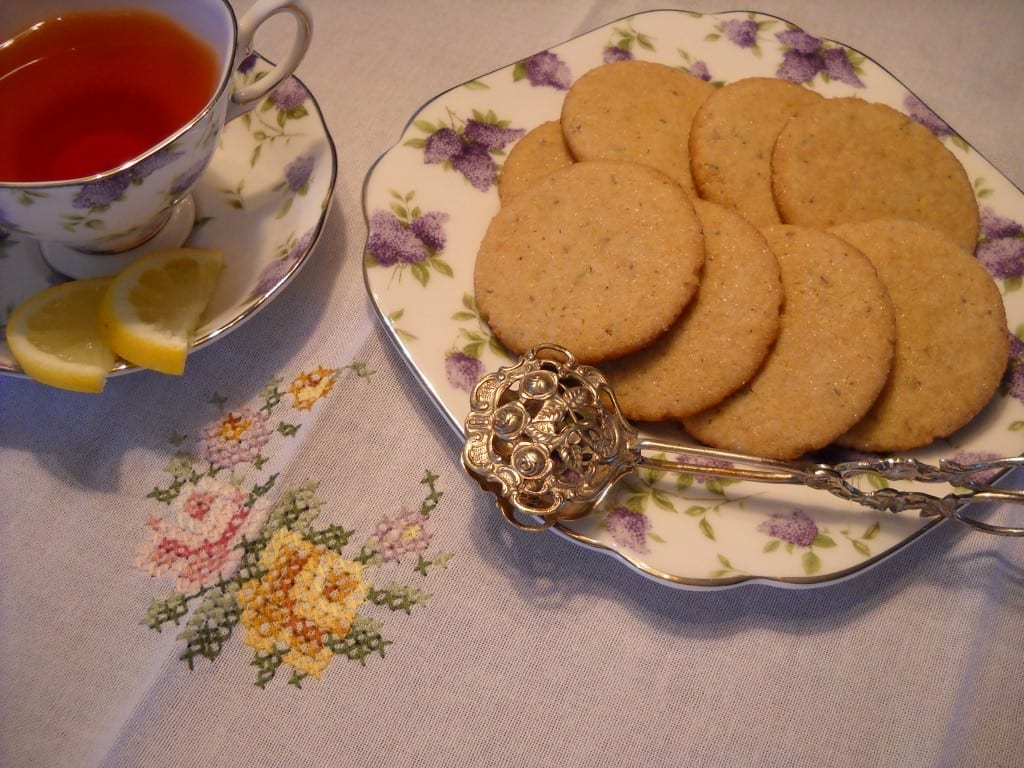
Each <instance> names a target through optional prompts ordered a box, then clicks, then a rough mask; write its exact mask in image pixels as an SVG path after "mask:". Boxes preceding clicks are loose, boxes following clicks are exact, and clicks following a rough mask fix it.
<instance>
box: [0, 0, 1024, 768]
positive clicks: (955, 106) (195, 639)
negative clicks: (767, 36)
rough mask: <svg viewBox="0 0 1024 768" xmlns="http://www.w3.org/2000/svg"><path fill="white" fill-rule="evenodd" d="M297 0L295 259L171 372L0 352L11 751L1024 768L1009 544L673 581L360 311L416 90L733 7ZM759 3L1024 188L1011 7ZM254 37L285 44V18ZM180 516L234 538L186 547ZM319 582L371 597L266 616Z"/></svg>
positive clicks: (13, 762)
mask: <svg viewBox="0 0 1024 768" xmlns="http://www.w3.org/2000/svg"><path fill="white" fill-rule="evenodd" d="M307 4H308V6H309V7H310V8H311V10H312V11H313V13H314V16H315V33H314V40H313V45H312V48H311V50H310V52H309V55H308V57H307V58H306V60H305V61H304V62H303V64H302V65H301V68H300V70H299V72H298V75H299V77H300V79H301V80H302V82H303V83H305V85H306V86H307V88H308V89H309V91H310V93H311V94H312V95H313V97H314V98H315V99H316V102H317V103H318V104H319V106H320V108H321V110H322V111H323V114H324V116H325V120H326V122H327V125H328V127H329V129H330V132H331V134H332V136H333V138H334V140H335V142H336V144H337V151H338V164H339V172H338V177H337V185H336V188H335V194H334V197H333V200H332V202H331V204H330V210H329V212H328V217H327V222H326V226H325V229H324V231H323V233H322V236H321V237H320V239H319V241H318V243H317V244H316V246H315V249H314V251H313V253H312V256H311V257H310V260H309V262H308V264H307V265H306V266H305V268H304V269H303V270H302V271H301V272H300V273H299V274H298V276H297V277H296V278H295V280H294V281H293V282H292V283H291V284H290V285H288V287H287V288H286V289H285V290H284V291H283V292H282V293H281V295H280V296H279V297H278V298H276V299H275V301H274V302H272V303H271V304H270V305H269V306H267V307H266V308H265V309H264V310H263V311H261V312H260V313H259V314H257V315H256V316H255V317H254V318H253V319H251V320H250V321H249V322H247V323H246V324H244V325H243V326H242V327H240V328H238V329H237V330H235V331H234V332H233V333H231V334H230V335H229V336H227V337H226V338H224V339H223V340H220V341H218V342H217V343H215V344H213V345H210V346H208V347H206V348H204V349H202V350H200V351H198V352H196V353H195V354H193V355H192V356H191V357H190V359H189V362H188V367H187V371H186V373H185V375H184V376H183V377H181V378H174V377H167V376H162V375H159V374H155V373H147V372H142V373H133V374H130V375H126V376H121V377H116V378H114V379H112V380H111V381H109V382H108V384H107V387H106V390H105V392H104V393H103V394H102V395H100V396H84V395H76V394H71V393H66V392H62V391H58V390H55V389H50V388H46V387H43V386H40V385H37V384H35V383H33V382H30V381H27V380H23V379H16V378H10V377H5V378H2V379H0V510H2V511H0V764H2V765H4V766H12V767H15V766H19V767H20V766H263V765H265V766H299V765H302V766H356V765H374V766H376V765H381V766H384V765H387V766H470V765H480V766H518V765H524V766H526V765H529V766H570V765H580V766H583V765H586V766H592V765H593V766H596V765H609V766H612V765H622V766H626V765H655V766H663V765H664V766H668V765H675V766H747V765H750V766H801V765H821V766H869V765H870V766H943V767H948V768H953V767H954V766H979V767H980V766H986V767H989V768H992V767H995V766H1002V767H1003V768H1010V767H1011V766H1017V765H1021V764H1024V666H1022V665H1021V658H1022V654H1024V545H1022V543H1021V541H1020V540H1004V539H997V538H993V537H987V536H983V535H978V534H968V533H965V532H964V531H962V530H960V529H956V528H954V527H953V526H951V525H943V526H940V527H939V528H938V529H937V530H936V531H934V532H932V533H931V534H929V535H928V536H926V537H924V538H923V539H922V540H920V541H917V542H915V543H914V544H913V545H912V546H909V547H906V548H904V549H903V550H901V551H900V552H898V553H897V555H896V556H894V557H892V558H890V559H887V560H885V561H883V562H882V563H881V564H879V565H878V566H876V567H874V568H872V569H870V570H868V571H866V572H864V573H861V574H859V575H858V576H857V577H856V578H853V579H848V580H845V581H839V582H836V583H834V584H831V585H828V586H823V587H820V588H815V589H798V590H793V589H780V588H777V587H771V586H763V585H752V586H744V587H740V588H736V589H727V590H722V591H690V590H678V589H672V588H669V587H667V586H665V585H664V584H661V583H657V582H655V581H653V580H651V579H648V578H645V577H643V576H641V575H639V574H637V573H635V572H634V571H632V570H630V569H628V568H625V567H624V566H622V564H621V563H618V562H616V561H614V560H613V559H612V558H609V557H607V556H604V555H602V554H599V553H596V552H593V551H589V550H585V549H583V548H582V547H580V546H577V545H575V544H573V543H571V542H569V541H567V540H565V539H563V538H561V537H558V536H555V535H551V534H541V535H535V534H525V533H522V532H519V531H516V530H514V529H512V528H511V527H510V526H508V525H507V524H506V523H505V522H504V521H502V520H501V518H500V516H499V515H498V514H497V512H496V511H495V508H494V505H493V501H492V499H490V498H487V497H485V496H484V495H483V494H482V493H481V492H480V490H479V488H478V486H477V485H476V484H475V483H474V482H472V481H471V480H470V479H469V478H468V477H467V476H466V475H465V473H464V471H463V470H462V468H461V465H460V462H459V459H458V452H459V449H460V447H461V445H460V441H459V440H458V438H457V436H456V435H455V434H454V433H453V431H452V430H451V429H450V427H449V425H448V424H447V422H446V421H445V420H444V419H443V418H442V417H441V416H440V414H439V413H438V412H437V410H436V408H435V406H434V404H433V403H432V401H431V399H430V398H429V397H428V396H427V395H426V394H425V393H424V391H423V390H422V388H421V387H420V386H419V385H418V384H417V382H416V381H415V380H414V379H413V377H412V376H411V374H410V371H409V369H408V368H407V366H406V364H405V363H404V362H403V360H402V358H401V357H400V355H399V354H398V353H397V352H396V349H395V348H394V345H393V344H392V343H391V341H390V340H389V339H388V338H387V336H386V334H385V333H384V332H383V331H382V329H381V327H380V325H379V323H378V321H377V319H376V318H375V316H374V314H373V311H372V309H371V305H370V302H369V300H368V298H367V295H366V290H365V288H364V284H363V277H362V269H363V258H364V257H363V254H364V244H365V238H366V228H367V226H366V221H365V219H364V215H363V211H362V209H361V193H362V185H363V180H364V176H365V174H366V172H367V170H368V169H369V168H370V167H371V165H372V164H373V163H374V161H375V160H376V159H377V158H378V156H380V155H381V153H383V152H385V151H386V150H387V149H388V148H389V147H390V146H391V145H392V144H393V143H394V142H396V141H397V140H398V138H399V136H400V134H401V131H402V130H403V128H404V126H405V123H406V121H407V120H408V118H409V117H410V116H411V115H412V114H413V113H414V112H415V111H416V110H417V109H418V108H419V107H420V106H421V105H422V104H423V103H424V102H425V101H427V100H428V99H429V98H431V97H433V96H434V95H436V94H438V93H440V92H441V91H443V90H445V89H447V88H450V87H452V86H455V85H457V84H459V83H462V82H464V81H467V80H469V79H471V78H473V77H475V76H478V75H481V74H483V73H487V72H490V71H492V70H494V69H496V68H499V67H502V66H504V65H506V64H510V63H512V62H514V61H517V60H520V59H522V58H523V57H524V56H527V55H529V54H532V53H534V52H536V51H540V50H543V49H545V48H547V47H549V46H552V45H555V44H557V43H560V42H562V41H564V40H567V39H569V38H572V37H574V36H577V35H579V34H582V33H584V32H587V31H589V30H591V29H593V28H595V27H598V26H600V25H603V24H606V23H608V22H611V21H613V20H616V19H619V18H622V17H625V16H628V15H630V14H632V13H635V12H637V11H641V10H650V9H655V8H661V7H670V6H671V7H677V8H685V9H689V10H694V11H699V12H716V11H727V10H736V8H735V7H734V5H730V4H728V3H722V2H706V1H704V0H699V1H698V0H693V1H692V2H689V3H686V4H681V5H675V4H670V3H656V2H653V3H652V2H639V1H638V2H602V1H599V0H588V1H587V2H559V1H557V0H556V1H552V0H543V1H537V2H532V1H531V2H463V1H453V2H423V3H409V2H398V1H395V0H374V2H335V1H334V0H307ZM248 6H249V3H248V2H245V1H244V0H239V2H237V3H236V9H237V10H238V11H239V12H243V11H244V10H245V9H246V8H247V7H248ZM748 9H749V10H757V11H761V12H764V13H768V14H774V15H777V16H780V17H782V18H784V19H787V20H789V21H792V22H794V23H795V24H798V25H800V26H801V27H803V28H804V29H805V30H807V31H808V32H810V33H812V34H814V35H818V36H821V37H823V38H829V39H832V40H837V41H841V42H843V43H846V44H848V45H850V46H852V47H854V48H856V49H858V50H860V51H861V52H863V53H865V54H866V55H868V56H870V57H872V58H874V59H876V60H877V61H879V62H881V63H882V64H883V65H884V66H886V67H887V68H888V69H889V70H890V71H891V72H892V73H893V74H894V75H895V76H896V77H898V78H899V79H900V80H901V81H902V82H903V83H904V84H906V85H907V87H908V88H910V89H911V90H912V91H914V92H915V93H916V94H917V95H918V96H919V97H920V98H921V99H922V100H923V101H924V102H925V103H927V104H928V105H929V106H930V107H931V108H932V109H933V110H934V111H935V112H937V113H938V114H939V115H941V116H942V117H943V118H944V119H945V120H946V121H947V122H948V123H949V124H950V125H951V126H952V127H953V128H954V129H955V130H956V131H957V132H958V133H959V134H960V135H961V136H963V137H964V139H966V140H967V141H968V142H970V143H971V144H972V145H973V146H974V148H975V149H977V151H979V152H980V153H981V154H983V155H984V156H985V157H987V158H988V160H989V161H991V162H992V163H993V164H994V165H995V166H996V167H997V168H999V169H1001V170H1002V172H1003V173H1004V174H1006V175H1007V176H1008V177H1009V178H1010V180H1011V181H1013V182H1014V183H1015V184H1016V185H1017V186H1018V187H1019V186H1021V185H1022V184H1024V141H1022V140H1021V133H1020V126H1021V125H1022V124H1024V99H1022V98H1021V85H1020V83H1021V76H1022V75H1024V47H1022V44H1024V5H1022V4H1020V3H1018V2H1016V1H1015V0H982V1H981V2H975V3H962V2H959V0H936V1H934V2H932V1H926V0H919V1H916V2H915V1H909V0H908V1H905V2H904V1H897V2H893V1H892V0H862V2H856V3H854V2H846V1H845V0H831V1H829V2H815V3H808V2H800V0H762V2H760V3H757V4H747V6H745V7H744V8H743V10H748ZM261 34H262V36H263V37H264V38H266V39H265V40H261V46H262V47H264V48H265V52H266V53H267V55H268V56H269V57H270V58H273V57H274V52H275V50H277V49H278V48H279V47H280V46H281V45H282V43H281V39H283V38H284V37H285V36H286V35H287V26H286V25H284V26H282V27H280V28H274V29H271V30H268V31H267V32H265V33H261ZM243 434H244V435H245V439H244V440H239V439H231V438H232V436H235V437H237V436H238V435H243ZM215 470H216V471H215ZM229 486H230V487H234V488H236V489H237V493H236V494H235V495H232V494H231V493H229V492H228V490H227V489H228V488H229ZM185 487H187V488H188V489H189V493H188V494H182V493H180V492H181V490H182V488H185ZM186 497H187V498H186ZM186 503H188V504H193V505H200V507H201V505H202V504H204V503H206V504H207V505H208V506H207V507H206V508H198V507H197V508H196V509H182V505H184V504H186ZM209 504H213V506H212V507H210V506H209ZM176 505H177V506H176ZM189 514H192V515H193V516H194V518H195V519H197V520H198V519H201V518H202V516H203V515H204V514H208V515H214V514H215V515H217V516H219V519H220V520H221V522H222V524H223V526H224V528H223V530H224V531H225V532H226V533H225V538H224V540H223V541H222V542H221V545H217V544H216V543H213V544H208V545H206V546H207V549H206V550H204V551H203V552H202V553H200V555H197V556H196V557H193V558H192V559H191V560H190V561H189V562H190V563H191V565H190V566H189V567H185V566H183V565H182V562H183V560H181V559H180V558H176V555H175V552H176V551H177V550H176V549H175V547H178V546H182V547H185V546H187V542H188V537H187V534H188V531H187V530H185V529H184V528H181V527H177V528H176V527H175V526H179V523H177V522H175V520H180V519H186V518H188V515H189ZM176 515H177V517H176ZM266 520H270V521H272V524H270V525H268V526H267V527H266V528H264V531H266V532H267V536H266V538H265V539H264V540H263V541H262V545H263V547H264V548H263V549H262V552H263V556H264V557H266V558H269V559H267V560H265V561H264V566H265V567H267V568H269V570H270V571H272V572H273V573H274V574H275V575H274V577H273V578H269V579H263V580H262V581H261V580H259V579H254V580H252V581H251V582H248V583H246V584H245V585H244V586H242V587H241V589H242V590H243V591H245V592H246V594H245V599H244V600H240V599H237V598H238V595H237V594H235V593H230V592H229V591H225V589H223V588H218V587H209V586H206V587H202V586H198V585H201V584H204V583H206V584H208V583H209V582H208V581H207V582H204V581H203V577H204V575H208V574H209V573H210V572H214V571H216V569H217V568H223V569H225V572H228V571H231V569H235V568H252V567H255V566H254V565H253V562H254V561H253V557H254V555H252V554H251V553H245V552H243V551H242V550H240V549H231V548H230V546H228V544H231V543H233V542H235V541H237V540H238V539H237V538H232V537H237V536H238V535H240V534H242V533H247V534H248V535H250V536H253V535H255V534H256V530H255V529H254V525H255V523H256V522H257V521H266ZM186 527H187V526H186ZM295 530H302V531H304V532H305V533H304V535H299V534H296V533H294V531H295ZM270 531H277V532H278V533H279V534H280V535H277V536H273V537H271V536H270V533H269V532H270ZM225 542H226V543H225ZM341 551H343V552H345V553H347V554H346V557H345V558H344V559H342V558H340V557H339V556H338V555H337V552H341ZM267 553H269V554H267ZM300 564H304V565H302V567H301V568H300ZM354 564H357V565H354ZM291 566H294V569H293V570H292V571H288V568H289V567H291ZM360 568H361V570H360ZM289 573H291V577H289ZM324 574H327V577H326V578H331V579H334V580H335V582H336V583H337V585H338V588H339V589H342V588H347V589H349V590H350V592H351V594H352V595H353V600H355V599H357V598H361V599H363V600H364V602H363V603H362V605H361V607H359V609H358V611H356V610H349V609H348V608H347V607H346V605H345V604H344V603H337V604H335V603H323V604H315V605H314V606H313V608H312V609H310V610H312V612H313V613H312V614H309V615H305V616H298V615H290V616H285V615H282V614H281V613H280V612H278V613H275V612H274V611H275V610H278V611H280V610H283V609H280V608H276V609H275V608H274V607H273V606H274V605H275V604H274V602H273V600H272V599H271V595H270V593H272V592H273V591H274V590H275V589H282V588H283V585H284V584H285V582H286V581H287V580H288V579H289V578H292V579H293V581H291V582H288V583H289V584H293V583H297V584H299V586H300V587H301V585H302V584H303V583H307V584H308V583H309V581H310V580H311V579H315V578H325V577H324ZM303 579H305V580H306V581H305V582H304V581H303ZM236 583H237V582H236ZM332 583H334V582H332ZM354 584H356V585H358V586H357V587H353V586H352V585H354ZM345 585H348V586H347V587H346V586H345ZM321 586H322V585H321ZM310 588H312V587H310ZM360 590H361V591H360ZM185 596H187V599H186V597H185ZM241 605H244V606H246V608H245V610H246V611H248V613H247V614H246V615H245V616H240V615H239V614H238V611H239V610H240V609H239V607H238V606H241ZM349 607H351V606H349ZM260 625H263V626H264V628H265V629H266V628H268V627H269V628H271V629H273V628H274V627H276V628H278V629H281V631H284V629H282V627H285V626H286V625H287V626H288V627H290V631H291V632H292V635H291V636H292V638H293V639H295V638H299V639H298V640H295V644H294V647H293V650H292V651H291V655H289V654H288V653H285V652H283V651H281V650H280V648H279V647H278V646H275V645H274V644H273V643H269V644H267V643H264V644H263V645H262V646H261V645H260V643H259V641H258V640H254V638H258V637H263V636H264V635H260V634H259V633H258V632H257V633H252V634H251V633H249V631H248V629H249V628H251V627H258V626H260ZM323 627H328V628H332V629H333V630H334V631H335V636H343V640H341V641H338V642H333V641H332V643H331V644H329V646H323V645H319V646H318V645H317V643H316V642H315V640H316V637H315V634H316V632H318V631H320V630H321V629H322V628H323ZM346 630H347V631H346ZM304 633H305V634H304ZM270 634H271V636H273V632H271V633H270ZM303 638H304V639H305V640H306V641H307V643H306V644H305V645H303V642H302V639H303ZM268 642H269V641H268Z"/></svg>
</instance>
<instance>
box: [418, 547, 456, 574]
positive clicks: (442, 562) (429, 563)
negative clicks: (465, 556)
mask: <svg viewBox="0 0 1024 768" xmlns="http://www.w3.org/2000/svg"><path fill="white" fill-rule="evenodd" d="M453 557H455V555H454V554H452V553H451V552H441V553H440V554H439V555H438V556H437V557H435V558H434V559H433V560H428V559H427V558H425V557H423V555H418V556H417V558H416V565H415V566H414V567H413V570H414V571H416V573H419V574H422V575H423V576H426V575H427V571H429V570H430V569H431V568H447V567H448V562H449V561H450V560H451V559H452V558H453Z"/></svg>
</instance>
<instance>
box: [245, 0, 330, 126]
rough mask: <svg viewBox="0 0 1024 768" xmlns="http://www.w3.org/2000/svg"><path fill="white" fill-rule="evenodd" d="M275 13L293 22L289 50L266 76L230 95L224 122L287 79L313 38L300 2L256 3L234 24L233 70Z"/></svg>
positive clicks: (263, 0)
mask: <svg viewBox="0 0 1024 768" xmlns="http://www.w3.org/2000/svg"><path fill="white" fill-rule="evenodd" d="M278 13H287V14H290V15H291V16H292V17H293V18H294V19H295V22H296V32H295V39H294V40H292V46H291V49H290V50H289V51H288V54H287V55H286V56H285V57H284V59H283V60H282V61H280V62H279V63H278V64H276V65H275V66H274V68H273V69H271V70H270V72H268V73H267V74H266V75H264V76H263V77H261V78H260V79H259V80H257V81H256V82H255V83H252V84H251V85H247V86H246V87H244V88H238V89H237V90H235V92H234V93H232V94H231V103H230V104H228V111H227V116H226V118H225V119H226V120H232V119H234V118H236V117H238V116H239V115H242V114H245V113H246V112H248V111H249V110H251V109H252V108H253V107H255V106H256V104H257V103H258V102H259V100H260V99H262V98H263V97H264V96H266V95H267V94H268V93H270V91H272V90H274V88H276V87H277V86H278V85H279V84H280V83H281V81H282V80H284V79H285V78H287V77H289V76H291V74H292V73H293V72H294V71H295V69H296V68H297V67H298V66H299V62H300V61H302V57H303V56H305V55H306V50H307V49H308V48H309V41H310V38H312V36H313V16H312V14H310V12H309V11H308V10H307V9H306V8H305V6H304V5H303V4H302V2H301V0H257V2H256V4H255V5H253V6H252V7H251V8H250V9H249V10H248V11H246V13H245V15H244V16H242V18H241V19H240V20H239V22H238V43H237V45H236V46H235V66H238V64H239V63H240V62H241V61H242V59H244V58H245V57H246V56H247V55H249V54H250V53H252V50H253V38H255V36H256V30H257V29H259V28H260V26H261V25H262V24H263V22H265V21H266V20H267V19H269V18H270V17H271V16H274V15H276V14H278Z"/></svg>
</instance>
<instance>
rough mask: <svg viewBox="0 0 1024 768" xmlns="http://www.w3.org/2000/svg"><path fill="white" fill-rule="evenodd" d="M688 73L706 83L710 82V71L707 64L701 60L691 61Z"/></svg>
mask: <svg viewBox="0 0 1024 768" xmlns="http://www.w3.org/2000/svg"><path fill="white" fill-rule="evenodd" d="M690 74H691V75H693V76H694V77H698V78H700V79H701V80H703V81H704V82H706V83H710V82H711V72H710V71H709V70H708V65H707V63H706V62H703V61H695V62H693V66H692V67H690Z"/></svg>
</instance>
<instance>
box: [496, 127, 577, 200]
mask: <svg viewBox="0 0 1024 768" xmlns="http://www.w3.org/2000/svg"><path fill="white" fill-rule="evenodd" d="M572 162H573V159H572V155H571V154H570V153H569V147H567V146H566V144H565V139H564V138H563V136H562V124H561V123H560V122H559V121H557V120H549V121H548V122H546V123H541V124H540V125H538V126H537V127H536V128H533V129H532V130H530V131H528V132H527V133H526V134H525V135H524V136H523V137H522V138H521V139H519V141H517V142H516V143H515V144H514V145H513V146H512V149H511V150H509V153H508V157H506V158H505V163H504V165H503V166H502V169H501V175H500V176H499V177H498V197H499V199H500V200H501V202H502V204H504V203H507V202H508V201H509V200H511V199H512V198H513V197H515V195H516V194H518V193H519V192H521V191H522V190H524V189H526V188H527V187H530V186H532V185H533V184H535V183H537V181H538V180H540V179H543V178H544V177H545V176H547V175H548V174H549V173H551V172H552V171H557V170H558V169H559V168H564V167H565V166H567V165H570V164H571V163H572Z"/></svg>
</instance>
